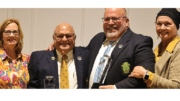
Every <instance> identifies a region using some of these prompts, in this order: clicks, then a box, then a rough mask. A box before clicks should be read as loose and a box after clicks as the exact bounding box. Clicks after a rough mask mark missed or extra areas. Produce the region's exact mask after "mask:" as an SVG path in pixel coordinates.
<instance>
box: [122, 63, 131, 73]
mask: <svg viewBox="0 0 180 101" xmlns="http://www.w3.org/2000/svg"><path fill="white" fill-rule="evenodd" d="M121 66H122V68H123V71H124V73H125V74H127V73H129V70H130V64H129V63H128V62H124V63H123V64H122V65H121Z"/></svg>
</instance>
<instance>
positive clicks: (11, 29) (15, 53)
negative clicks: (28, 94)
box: [0, 19, 30, 89]
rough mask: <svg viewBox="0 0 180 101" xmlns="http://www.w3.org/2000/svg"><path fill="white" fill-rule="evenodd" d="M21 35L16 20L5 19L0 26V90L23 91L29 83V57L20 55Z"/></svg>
mask: <svg viewBox="0 0 180 101" xmlns="http://www.w3.org/2000/svg"><path fill="white" fill-rule="evenodd" d="M22 47H23V33H22V30H21V27H20V24H19V21H18V20H16V19H7V20H5V21H4V22H3V23H2V24H1V26H0V88H1V89H23V88H27V83H28V82H29V73H28V68H27V65H28V62H29V59H30V56H29V55H26V54H23V53H21V50H22Z"/></svg>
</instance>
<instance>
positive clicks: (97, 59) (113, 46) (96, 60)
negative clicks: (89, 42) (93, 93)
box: [89, 31, 126, 89]
mask: <svg viewBox="0 0 180 101" xmlns="http://www.w3.org/2000/svg"><path fill="white" fill-rule="evenodd" d="M125 32H126V31H125ZM125 32H124V33H125ZM123 35H124V34H123ZM123 35H121V37H122V36H123ZM121 37H119V38H118V39H117V40H116V41H115V42H114V43H113V45H112V47H111V49H110V51H109V53H108V56H109V57H111V54H112V51H113V50H114V48H115V46H116V45H117V43H118V41H119V40H120V38H121ZM109 43H110V41H109V40H108V39H106V40H105V41H104V42H103V44H102V45H101V48H100V49H99V52H98V55H97V56H96V59H95V61H94V65H93V69H92V71H91V75H90V80H89V89H91V87H92V85H93V79H94V75H95V72H96V69H97V67H98V65H99V62H100V59H101V57H103V55H104V52H105V50H106V49H107V47H108V45H109ZM107 61H108V59H107V60H105V62H104V67H103V70H102V72H101V75H102V73H103V71H104V69H105V66H106V64H107ZM114 87H115V86H114ZM115 88H116V87H115Z"/></svg>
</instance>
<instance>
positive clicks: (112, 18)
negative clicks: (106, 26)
mask: <svg viewBox="0 0 180 101" xmlns="http://www.w3.org/2000/svg"><path fill="white" fill-rule="evenodd" d="M125 18H127V17H111V18H110V17H103V18H102V20H103V22H104V23H109V21H110V19H111V20H112V21H113V22H114V23H116V22H117V21H120V20H121V19H125Z"/></svg>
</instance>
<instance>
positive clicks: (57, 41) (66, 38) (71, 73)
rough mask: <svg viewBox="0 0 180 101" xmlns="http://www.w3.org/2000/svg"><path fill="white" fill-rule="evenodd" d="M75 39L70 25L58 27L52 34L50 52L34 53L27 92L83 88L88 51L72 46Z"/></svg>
mask: <svg viewBox="0 0 180 101" xmlns="http://www.w3.org/2000/svg"><path fill="white" fill-rule="evenodd" d="M75 39H76V35H75V33H74V30H73V28H72V26H71V25H69V24H68V23H61V24H60V25H58V26H57V27H56V29H55V30H54V34H53V40H54V46H55V49H54V50H53V51H36V52H33V53H32V54H31V59H30V63H29V65H28V70H29V75H30V81H29V84H28V88H60V89H76V88H85V84H86V82H85V80H86V78H85V74H87V66H88V51H87V50H85V49H84V48H82V47H74V46H75Z"/></svg>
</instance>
